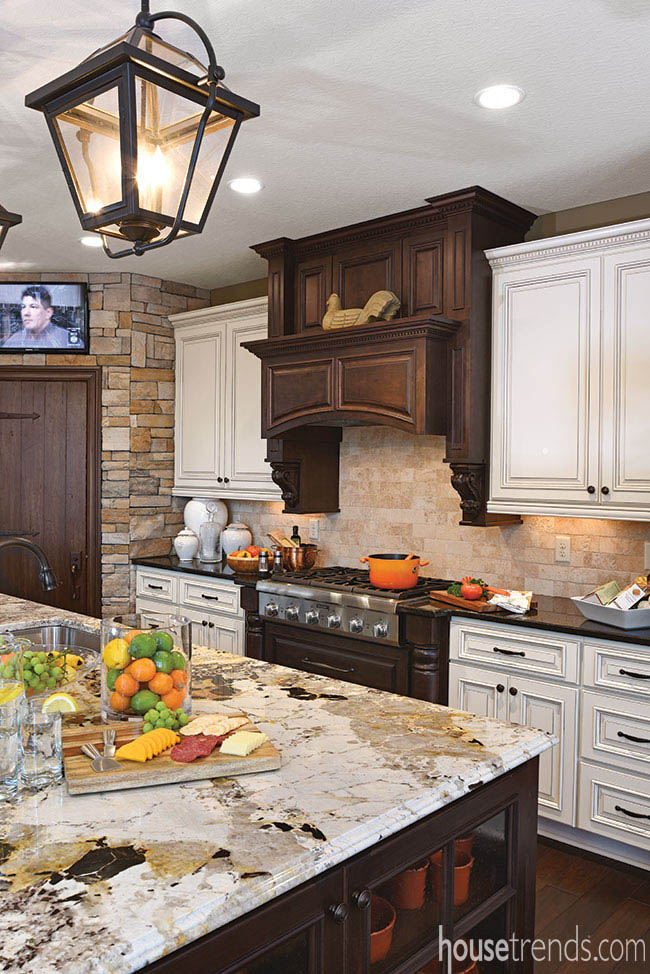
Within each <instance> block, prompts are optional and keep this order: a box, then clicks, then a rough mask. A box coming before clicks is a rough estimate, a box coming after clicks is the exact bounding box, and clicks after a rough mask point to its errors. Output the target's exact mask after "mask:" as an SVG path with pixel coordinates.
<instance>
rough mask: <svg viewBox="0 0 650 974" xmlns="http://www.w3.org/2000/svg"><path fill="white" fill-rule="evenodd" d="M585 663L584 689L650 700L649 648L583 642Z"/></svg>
mask: <svg viewBox="0 0 650 974" xmlns="http://www.w3.org/2000/svg"><path fill="white" fill-rule="evenodd" d="M584 660H585V663H584V679H583V683H584V686H589V687H599V688H601V689H604V690H625V691H626V692H628V693H631V694H633V695H634V696H637V697H639V699H641V700H647V699H648V698H649V697H650V649H642V648H641V647H636V646H631V647H630V648H629V649H628V648H627V647H624V646H622V645H620V644H611V643H610V644H608V643H587V642H586V643H585V646H584Z"/></svg>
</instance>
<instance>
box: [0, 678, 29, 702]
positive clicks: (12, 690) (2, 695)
mask: <svg viewBox="0 0 650 974" xmlns="http://www.w3.org/2000/svg"><path fill="white" fill-rule="evenodd" d="M23 689H24V688H23V685H22V683H14V684H13V685H12V686H8V687H0V707H2V706H4V704H6V703H11V701H12V700H15V699H16V697H19V696H20V694H21V693H22V692H23Z"/></svg>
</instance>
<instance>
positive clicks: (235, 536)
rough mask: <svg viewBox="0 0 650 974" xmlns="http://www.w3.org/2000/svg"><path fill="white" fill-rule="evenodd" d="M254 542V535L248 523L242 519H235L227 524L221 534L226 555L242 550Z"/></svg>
mask: <svg viewBox="0 0 650 974" xmlns="http://www.w3.org/2000/svg"><path fill="white" fill-rule="evenodd" d="M252 543H253V535H252V534H251V532H250V529H249V528H248V526H247V525H246V524H243V523H242V521H233V522H232V523H231V524H229V525H228V526H227V528H226V529H225V531H224V532H223V534H222V535H221V547H222V548H223V553H224V556H225V555H231V554H232V553H233V551H240V550H241V549H242V548H248V546H249V544H252Z"/></svg>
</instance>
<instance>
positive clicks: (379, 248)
mask: <svg viewBox="0 0 650 974" xmlns="http://www.w3.org/2000/svg"><path fill="white" fill-rule="evenodd" d="M401 256H402V255H401V246H400V242H399V240H386V239H380V240H375V241H372V240H369V241H367V242H364V244H363V251H362V252H361V251H360V244H359V242H357V243H355V245H354V246H353V247H351V248H350V251H349V252H348V253H346V252H345V251H341V252H340V253H339V254H338V255H336V256H335V257H334V262H333V269H332V290H333V291H336V293H337V294H338V296H339V297H340V299H341V304H342V306H343V307H344V308H363V306H364V304H365V303H366V301H367V300H368V298H369V297H370V296H371V295H372V294H374V293H375V291H384V290H385V291H393V292H394V293H395V294H397V296H398V298H400V300H403V299H402V295H401V294H400V291H401V285H402V281H401V274H402V271H401V264H402V260H401ZM403 314H404V312H403V311H402V315H403Z"/></svg>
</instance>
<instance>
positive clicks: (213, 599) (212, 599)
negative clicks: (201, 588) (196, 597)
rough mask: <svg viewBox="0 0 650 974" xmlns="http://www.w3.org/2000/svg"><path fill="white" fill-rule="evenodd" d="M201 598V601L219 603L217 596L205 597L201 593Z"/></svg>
mask: <svg viewBox="0 0 650 974" xmlns="http://www.w3.org/2000/svg"><path fill="white" fill-rule="evenodd" d="M201 598H202V599H209V601H210V602H218V601H219V596H218V595H206V594H205V593H204V592H201Z"/></svg>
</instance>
